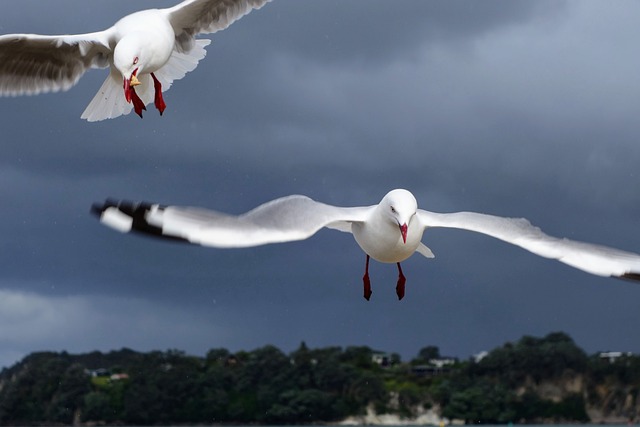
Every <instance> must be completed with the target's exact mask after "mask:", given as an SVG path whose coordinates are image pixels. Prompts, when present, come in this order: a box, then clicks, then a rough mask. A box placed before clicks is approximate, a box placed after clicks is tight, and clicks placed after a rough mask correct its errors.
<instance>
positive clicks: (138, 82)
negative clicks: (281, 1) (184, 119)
mask: <svg viewBox="0 0 640 427" xmlns="http://www.w3.org/2000/svg"><path fill="white" fill-rule="evenodd" d="M267 1H269V0H186V1H183V2H182V3H180V4H178V5H176V6H173V7H170V8H166V9H149V10H143V11H139V12H135V13H132V14H130V15H127V16H125V17H124V18H122V19H120V20H119V21H118V22H116V23H115V25H113V26H112V27H111V28H108V29H106V30H104V31H99V32H95V33H87V34H77V35H59V36H44V35H38V34H7V35H4V36H0V96H17V95H36V94H38V93H42V92H56V91H60V90H63V91H64V90H68V89H69V88H71V87H72V86H74V85H75V84H76V83H77V82H78V80H79V79H80V77H82V75H83V74H84V73H85V72H86V71H87V70H88V69H89V68H107V67H109V69H110V71H109V76H107V79H106V80H105V81H104V83H103V84H102V87H100V90H98V93H97V94H96V95H95V96H94V98H93V100H92V101H91V102H90V103H89V105H88V106H87V108H86V109H85V110H84V113H82V116H81V117H82V118H83V119H86V120H88V121H98V120H104V119H112V118H114V117H118V116H120V115H123V114H129V113H130V112H131V108H132V105H131V104H133V109H134V110H135V112H136V114H138V115H139V116H140V117H142V110H146V108H145V106H146V105H147V104H149V103H150V102H151V101H152V100H153V101H154V103H155V106H156V108H157V109H158V111H159V112H160V114H162V113H163V112H164V110H165V108H166V104H165V102H164V99H163V96H162V91H163V89H164V90H165V91H166V90H167V89H169V87H171V84H172V83H173V81H174V80H179V79H181V78H183V77H184V76H185V74H186V73H188V72H190V71H193V70H194V69H195V68H196V67H197V66H198V61H200V60H201V59H202V58H204V57H205V55H206V53H207V52H206V50H205V49H204V48H205V47H206V46H208V45H209V43H210V42H211V41H210V40H207V39H196V38H195V37H196V35H197V34H206V33H215V32H217V31H220V30H224V29H225V28H227V27H228V26H229V25H231V24H232V23H233V22H234V21H236V20H238V19H240V18H241V17H242V16H244V15H246V14H247V13H249V12H251V10H253V9H258V8H260V7H262V6H263V5H264V4H265V3H266V2H267ZM123 89H124V96H123V95H122V92H120V91H122V90H123Z"/></svg>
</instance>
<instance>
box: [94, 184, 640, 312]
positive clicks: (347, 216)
mask: <svg viewBox="0 0 640 427" xmlns="http://www.w3.org/2000/svg"><path fill="white" fill-rule="evenodd" d="M91 212H92V213H93V214H95V215H96V216H98V217H99V219H100V221H101V222H102V223H103V224H105V225H107V226H109V227H111V228H113V229H115V230H117V231H120V232H123V233H126V232H130V231H132V232H139V233H142V234H147V235H151V236H156V237H161V238H164V239H170V240H178V241H185V242H189V243H193V244H197V245H202V246H210V247H215V248H244V247H251V246H259V245H265V244H268V243H282V242H290V241H295V240H304V239H307V238H309V237H311V236H312V235H314V234H315V233H316V232H317V231H319V230H320V229H322V228H329V229H334V230H339V231H343V232H347V233H352V234H353V237H354V238H355V240H356V242H357V243H358V245H359V246H360V248H361V249H362V250H363V251H364V253H365V254H366V262H365V272H364V276H363V278H362V280H363V285H364V298H365V299H367V300H369V298H371V294H372V291H371V281H370V279H369V259H370V258H373V259H375V260H377V261H379V262H383V263H396V265H397V267H398V281H397V284H396V294H397V296H398V299H400V300H401V299H402V298H403V297H404V295H405V283H406V278H405V276H404V274H403V272H402V268H401V266H400V263H401V262H402V261H404V260H406V259H407V258H409V257H410V256H411V255H413V254H414V253H415V252H418V253H419V254H421V255H423V256H425V257H427V258H433V257H434V255H433V252H432V251H431V250H430V249H429V248H428V247H426V246H425V245H424V244H423V243H422V235H423V233H424V232H425V230H427V229H429V228H435V227H445V228H457V229H462V230H469V231H475V232H477V233H482V234H486V235H488V236H491V237H494V238H497V239H500V240H503V241H505V242H507V243H511V244H514V245H517V246H520V247H521V248H524V249H526V250H528V251H530V252H533V253H534V254H536V255H540V256H542V257H545V258H551V259H556V260H558V261H560V262H563V263H565V264H568V265H570V266H572V267H575V268H577V269H580V270H583V271H586V272H587V273H591V274H595V275H597V276H610V277H617V278H623V279H630V280H636V281H640V255H638V254H635V253H631V252H625V251H621V250H618V249H613V248H610V247H606V246H600V245H595V244H590V243H583V242H578V241H574V240H569V239H560V238H557V237H553V236H549V235H547V234H545V233H544V232H542V230H540V229H539V228H538V227H535V226H533V225H531V223H530V222H529V221H527V220H526V219H524V218H504V217H499V216H493V215H486V214H482V213H475V212H455V213H436V212H429V211H425V210H422V209H418V203H417V201H416V198H415V197H414V196H413V194H412V193H411V192H409V191H408V190H404V189H396V190H392V191H390V192H389V193H387V194H386V195H385V196H384V197H383V198H382V200H381V201H380V203H378V204H377V205H372V206H362V207H338V206H332V205H328V204H325V203H320V202H316V201H315V200H312V199H310V198H309V197H306V196H301V195H293V196H287V197H282V198H279V199H275V200H272V201H270V202H267V203H265V204H263V205H260V206H258V207H257V208H255V209H253V210H251V211H249V212H246V213H244V214H242V215H238V216H234V215H228V214H224V213H221V212H216V211H213V210H208V209H202V208H196V207H181V206H162V205H159V204H152V203H146V202H140V203H138V202H131V201H118V200H113V199H107V200H106V201H105V202H104V203H102V204H98V203H95V204H94V205H93V206H92V208H91Z"/></svg>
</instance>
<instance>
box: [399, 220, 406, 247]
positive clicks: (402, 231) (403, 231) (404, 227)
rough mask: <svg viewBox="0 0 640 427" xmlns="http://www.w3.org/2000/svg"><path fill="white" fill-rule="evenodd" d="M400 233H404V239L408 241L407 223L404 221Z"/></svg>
mask: <svg viewBox="0 0 640 427" xmlns="http://www.w3.org/2000/svg"><path fill="white" fill-rule="evenodd" d="M400 234H402V241H403V242H404V243H405V244H406V243H407V224H406V223H404V224H402V225H401V226H400Z"/></svg>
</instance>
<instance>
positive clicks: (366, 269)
mask: <svg viewBox="0 0 640 427" xmlns="http://www.w3.org/2000/svg"><path fill="white" fill-rule="evenodd" d="M362 281H363V282H364V299H366V300H367V301H369V298H371V294H372V292H371V281H370V280H369V255H367V263H366V265H365V267H364V276H363V277H362Z"/></svg>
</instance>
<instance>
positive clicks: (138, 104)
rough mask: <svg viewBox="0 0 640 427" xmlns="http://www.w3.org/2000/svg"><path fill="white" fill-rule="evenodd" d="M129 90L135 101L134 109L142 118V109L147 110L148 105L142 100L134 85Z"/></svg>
mask: <svg viewBox="0 0 640 427" xmlns="http://www.w3.org/2000/svg"><path fill="white" fill-rule="evenodd" d="M129 90H130V94H131V101H132V102H133V110H134V111H135V112H136V114H137V115H139V116H140V118H142V110H146V109H147V107H145V106H144V102H142V99H140V97H139V96H138V94H137V93H136V90H135V89H134V88H133V87H132V88H130V89H129Z"/></svg>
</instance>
